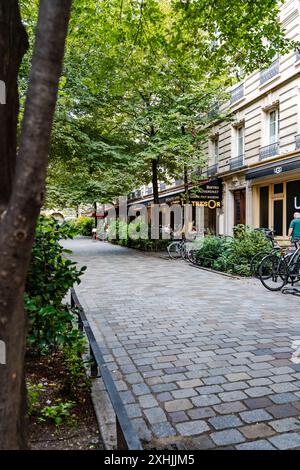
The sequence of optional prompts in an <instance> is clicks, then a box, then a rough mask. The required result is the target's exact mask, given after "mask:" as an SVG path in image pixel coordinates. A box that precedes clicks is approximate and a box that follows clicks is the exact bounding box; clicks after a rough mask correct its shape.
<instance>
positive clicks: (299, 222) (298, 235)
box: [288, 212, 300, 240]
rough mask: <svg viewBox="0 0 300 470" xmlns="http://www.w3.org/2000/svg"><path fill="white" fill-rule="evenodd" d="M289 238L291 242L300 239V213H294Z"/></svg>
mask: <svg viewBox="0 0 300 470" xmlns="http://www.w3.org/2000/svg"><path fill="white" fill-rule="evenodd" d="M288 237H289V239H290V240H295V239H300V212H295V213H294V218H293V220H292V221H291V223H290V228H289V233H288Z"/></svg>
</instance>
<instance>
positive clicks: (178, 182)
mask: <svg viewBox="0 0 300 470" xmlns="http://www.w3.org/2000/svg"><path fill="white" fill-rule="evenodd" d="M182 183H183V181H182V180H175V186H180V185H181V184H182Z"/></svg>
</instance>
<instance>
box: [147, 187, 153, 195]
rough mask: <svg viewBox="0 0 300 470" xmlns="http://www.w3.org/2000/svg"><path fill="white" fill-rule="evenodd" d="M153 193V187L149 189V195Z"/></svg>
mask: <svg viewBox="0 0 300 470" xmlns="http://www.w3.org/2000/svg"><path fill="white" fill-rule="evenodd" d="M152 193H153V188H152V186H151V187H150V188H147V194H152Z"/></svg>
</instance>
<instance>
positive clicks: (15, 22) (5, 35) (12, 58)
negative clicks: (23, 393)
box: [0, 0, 28, 214]
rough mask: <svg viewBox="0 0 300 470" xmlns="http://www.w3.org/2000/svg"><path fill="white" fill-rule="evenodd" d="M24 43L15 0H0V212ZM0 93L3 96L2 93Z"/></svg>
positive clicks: (8, 185)
mask: <svg viewBox="0 0 300 470" xmlns="http://www.w3.org/2000/svg"><path fill="white" fill-rule="evenodd" d="M27 47H28V41H27V34H26V31H25V29H24V27H23V25H22V22H21V17H20V11H19V6H18V0H10V1H7V0H0V80H1V81H2V82H3V83H2V84H1V85H2V90H1V91H2V93H1V98H5V100H4V101H2V103H4V102H5V104H0V168H1V171H0V214H1V213H2V212H3V211H4V210H5V209H6V207H7V204H8V201H9V198H10V195H11V190H12V180H13V175H14V172H15V163H16V147H17V122H18V112H19V97H18V86H17V78H18V71H19V66H20V63H21V60H22V57H23V55H24V54H25V52H26V50H27ZM2 95H3V97H2Z"/></svg>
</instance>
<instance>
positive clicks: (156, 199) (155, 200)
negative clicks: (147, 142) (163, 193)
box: [151, 159, 159, 204]
mask: <svg viewBox="0 0 300 470" xmlns="http://www.w3.org/2000/svg"><path fill="white" fill-rule="evenodd" d="M151 163H152V188H153V203H154V204H159V195H158V178H157V160H156V159H153V160H152V161H151Z"/></svg>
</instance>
